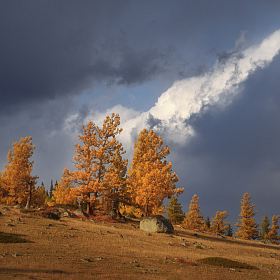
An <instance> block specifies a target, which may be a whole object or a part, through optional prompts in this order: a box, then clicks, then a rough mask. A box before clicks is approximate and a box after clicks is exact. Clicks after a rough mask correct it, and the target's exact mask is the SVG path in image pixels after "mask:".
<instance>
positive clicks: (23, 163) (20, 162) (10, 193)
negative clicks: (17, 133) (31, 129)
mask: <svg viewBox="0 0 280 280" xmlns="http://www.w3.org/2000/svg"><path fill="white" fill-rule="evenodd" d="M12 147H13V149H12V150H9V153H8V156H7V159H8V164H5V170H4V172H3V174H2V179H1V181H2V183H1V185H2V195H3V194H5V196H4V197H2V201H3V202H5V203H7V204H16V203H19V204H25V203H26V207H27V208H28V207H29V205H30V202H31V197H32V193H33V192H34V190H35V184H36V179H37V178H38V177H37V176H32V175H31V172H32V170H33V160H30V157H31V156H32V155H33V151H34V149H35V147H36V146H35V145H34V146H33V143H32V138H31V137H30V136H29V137H25V138H21V139H20V142H14V143H13V144H12Z"/></svg>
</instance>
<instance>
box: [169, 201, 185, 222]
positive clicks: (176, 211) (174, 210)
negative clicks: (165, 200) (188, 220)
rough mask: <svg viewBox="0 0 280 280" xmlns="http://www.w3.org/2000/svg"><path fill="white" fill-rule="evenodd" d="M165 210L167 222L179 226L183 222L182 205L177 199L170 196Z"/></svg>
mask: <svg viewBox="0 0 280 280" xmlns="http://www.w3.org/2000/svg"><path fill="white" fill-rule="evenodd" d="M165 209H167V217H168V220H170V221H171V223H172V224H180V223H181V222H182V221H183V220H184V218H185V214H184V213H183V211H182V205H181V203H179V202H178V199H177V197H174V196H172V197H171V199H170V200H169V204H168V205H167V206H166V207H165Z"/></svg>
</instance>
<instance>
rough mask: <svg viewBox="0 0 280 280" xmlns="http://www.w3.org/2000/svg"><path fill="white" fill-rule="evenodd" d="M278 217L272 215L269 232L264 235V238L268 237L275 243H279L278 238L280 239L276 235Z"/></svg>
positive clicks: (279, 238)
mask: <svg viewBox="0 0 280 280" xmlns="http://www.w3.org/2000/svg"><path fill="white" fill-rule="evenodd" d="M278 219H279V215H277V216H276V215H274V216H273V217H272V226H271V227H268V230H269V232H268V233H267V234H266V235H265V236H264V238H265V239H269V240H271V241H272V242H273V243H275V244H279V242H278V240H280V236H278V233H277V230H278V229H279V226H278Z"/></svg>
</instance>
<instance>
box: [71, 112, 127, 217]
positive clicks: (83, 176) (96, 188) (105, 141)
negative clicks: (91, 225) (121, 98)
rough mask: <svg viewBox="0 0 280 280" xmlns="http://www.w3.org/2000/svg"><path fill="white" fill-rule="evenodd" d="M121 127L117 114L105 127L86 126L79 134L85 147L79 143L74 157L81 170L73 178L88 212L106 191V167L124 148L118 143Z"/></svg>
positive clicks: (107, 120)
mask: <svg viewBox="0 0 280 280" xmlns="http://www.w3.org/2000/svg"><path fill="white" fill-rule="evenodd" d="M119 124H120V117H119V115H118V114H116V115H115V114H114V113H113V114H112V116H111V117H109V116H107V117H106V119H105V120H104V122H103V127H102V128H99V127H98V126H96V125H95V124H93V123H92V122H89V123H88V124H87V126H86V127H85V126H82V127H83V135H78V137H79V139H80V140H81V141H82V142H83V145H82V146H81V145H80V144H75V146H76V150H75V152H76V153H77V156H74V160H75V162H76V163H75V167H76V168H77V169H78V170H76V171H74V172H70V175H71V177H72V178H73V182H74V183H75V184H76V185H77V187H76V188H73V189H72V192H73V194H74V195H75V196H76V197H78V199H79V200H80V201H82V202H84V203H86V204H87V212H88V213H90V211H91V209H92V206H93V205H94V204H95V202H96V200H97V197H98V195H100V194H101V193H102V191H103V187H104V182H103V181H104V176H105V172H106V166H107V165H108V164H109V163H110V158H111V156H112V155H113V154H114V152H115V150H116V149H117V148H118V147H120V143H119V142H118V141H117V140H116V135H118V134H119V133H120V132H121V131H122V129H121V128H118V126H119Z"/></svg>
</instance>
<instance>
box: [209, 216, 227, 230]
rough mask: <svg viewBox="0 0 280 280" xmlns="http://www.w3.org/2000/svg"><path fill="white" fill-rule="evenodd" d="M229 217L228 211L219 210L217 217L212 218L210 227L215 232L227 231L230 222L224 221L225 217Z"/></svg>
mask: <svg viewBox="0 0 280 280" xmlns="http://www.w3.org/2000/svg"><path fill="white" fill-rule="evenodd" d="M227 217H228V214H227V211H223V212H219V211H217V212H216V216H215V218H214V219H212V221H211V226H210V228H211V229H212V230H213V231H214V232H218V233H225V231H226V230H227V225H228V223H226V222H224V219H225V218H227Z"/></svg>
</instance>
